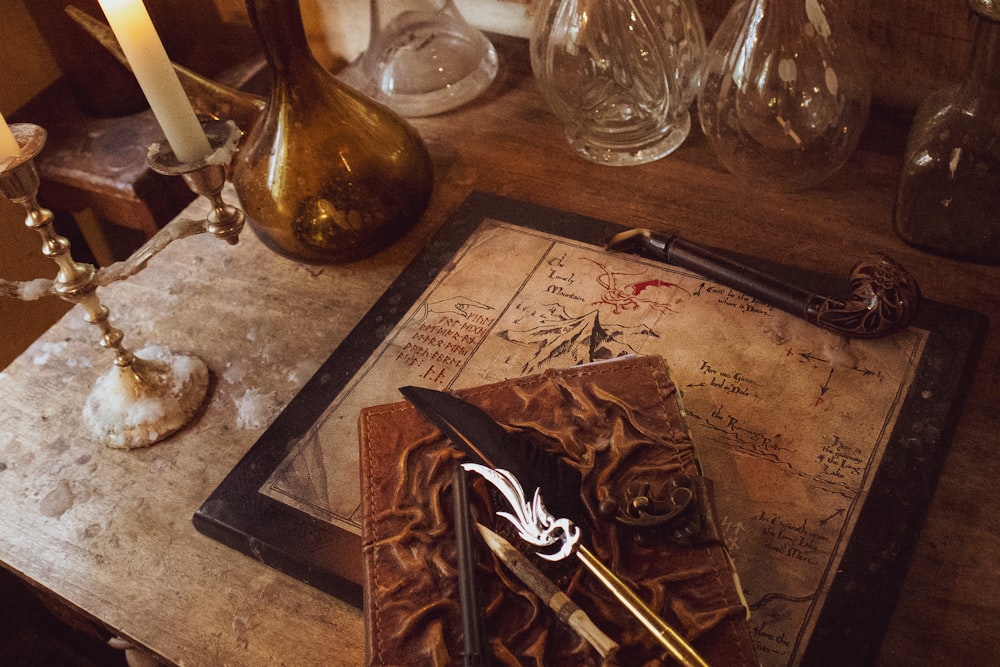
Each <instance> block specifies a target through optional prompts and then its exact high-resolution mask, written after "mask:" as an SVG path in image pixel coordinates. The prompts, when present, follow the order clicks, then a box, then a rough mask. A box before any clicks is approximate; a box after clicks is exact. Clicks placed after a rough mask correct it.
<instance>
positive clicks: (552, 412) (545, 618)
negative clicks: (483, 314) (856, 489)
mask: <svg viewBox="0 0 1000 667" xmlns="http://www.w3.org/2000/svg"><path fill="white" fill-rule="evenodd" d="M456 393H457V394H459V395H461V396H462V397H463V398H465V399H466V400H468V401H470V402H472V403H474V404H476V405H479V406H480V407H482V408H483V409H485V410H486V411H487V412H489V413H490V414H491V415H492V416H493V417H494V418H495V419H496V420H497V421H499V422H500V423H502V424H503V425H504V426H505V427H506V428H509V429H513V430H519V431H522V432H524V433H525V434H528V435H531V436H532V437H533V438H535V439H536V440H537V442H538V443H539V446H543V447H546V448H547V449H549V450H550V451H552V452H556V453H559V454H561V455H562V456H563V457H564V459H565V460H566V461H568V462H569V463H570V464H572V465H574V466H575V467H577V468H578V469H579V470H580V472H581V474H582V476H583V480H584V484H583V488H582V489H581V494H582V500H583V503H584V505H585V507H586V510H587V515H588V521H587V522H586V525H583V526H581V528H582V529H583V530H584V534H585V540H586V541H587V542H588V544H589V546H590V548H591V551H593V552H594V553H595V555H597V557H598V558H600V559H601V560H602V561H603V562H604V563H605V564H607V565H609V566H611V568H612V569H613V570H614V571H615V572H616V573H617V574H618V575H619V576H620V577H621V578H622V579H623V580H624V581H626V582H627V583H628V584H629V585H631V586H632V587H633V589H634V590H636V591H637V592H638V593H639V595H640V596H641V597H642V598H643V599H644V600H645V601H646V602H647V603H648V604H649V605H650V607H652V608H653V609H654V610H658V611H659V613H660V615H661V616H662V617H663V618H664V619H665V620H666V621H667V622H668V623H670V624H671V625H672V626H673V627H674V628H676V629H677V630H678V631H680V632H681V633H682V634H683V635H684V636H685V637H687V638H688V640H689V641H691V642H692V645H693V646H694V647H695V649H696V650H697V651H698V652H699V653H700V654H701V655H702V656H703V657H704V658H705V659H706V661H708V663H709V664H710V665H720V666H725V667H733V666H740V665H755V664H757V661H756V657H755V656H754V652H753V646H752V641H751V638H750V634H749V631H748V626H747V623H746V620H745V610H744V608H743V607H742V606H741V602H740V597H739V595H738V593H737V589H736V585H735V583H734V578H733V576H732V573H731V570H730V562H729V559H728V558H727V556H726V554H725V552H724V549H723V547H722V545H721V540H719V539H718V537H717V533H715V532H714V522H713V519H712V510H711V507H710V504H711V503H707V505H708V507H707V513H706V515H705V517H704V518H705V521H704V524H705V526H706V530H707V532H708V534H709V538H708V539H707V540H701V541H700V542H699V543H698V545H697V546H690V545H683V544H679V543H676V542H674V541H671V540H658V539H657V540H652V541H650V540H645V541H641V542H640V541H637V540H636V539H634V533H633V532H632V531H631V529H628V528H626V527H624V526H623V525H621V524H619V523H616V522H615V521H613V520H608V519H604V518H600V514H599V512H598V509H599V505H600V503H601V501H602V500H606V499H608V498H610V499H612V500H618V501H620V500H621V499H622V498H623V496H624V493H625V489H626V488H630V487H634V484H635V482H636V481H637V480H638V481H644V482H647V483H651V485H652V487H653V488H652V489H651V492H652V495H656V494H657V493H658V492H662V491H663V490H664V489H666V488H668V487H669V485H670V484H671V482H672V480H675V479H676V478H677V477H676V476H677V475H678V474H682V475H688V476H691V477H692V478H697V477H698V475H699V474H700V471H699V469H698V466H697V461H696V458H695V451H694V446H693V444H692V442H691V440H690V437H689V436H688V432H687V429H686V427H685V424H684V420H683V414H682V411H681V409H680V405H679V402H678V400H677V398H678V397H677V390H676V387H675V386H674V384H673V382H672V381H671V380H670V376H669V374H668V371H667V368H666V365H665V364H664V362H663V360H662V359H660V358H659V357H627V358H622V359H618V360H614V361H607V362H603V363H597V364H590V365H585V366H577V367H574V368H571V369H565V370H550V371H546V372H545V373H542V374H540V375H535V376H530V377H524V378H518V379H513V380H507V381H504V382H500V383H497V384H492V385H487V386H482V387H477V388H473V389H466V390H462V391H458V392H456ZM359 429H360V455H361V484H362V504H363V506H362V511H363V531H362V545H363V554H364V567H365V572H364V577H365V613H366V617H367V622H366V651H367V660H368V663H369V664H372V665H416V664H419V665H460V664H461V663H462V642H461V622H460V618H459V604H458V590H457V573H456V570H455V563H456V558H455V539H454V533H453V530H452V512H451V486H450V478H451V473H452V470H453V468H454V466H455V465H456V464H457V463H458V462H460V461H461V460H462V455H461V454H459V453H458V452H457V451H456V450H454V449H452V448H451V447H450V446H449V444H448V442H447V440H446V439H445V438H444V436H442V435H441V433H440V432H439V431H438V430H437V429H436V428H435V427H434V426H432V425H431V424H430V423H429V422H428V421H427V420H426V419H424V417H423V416H422V415H420V414H419V413H418V412H417V411H416V409H415V408H413V407H412V406H411V405H410V404H409V403H406V402H400V403H393V404H389V405H382V406H373V407H370V408H366V409H364V410H363V411H362V412H361V414H360V416H359ZM470 481H471V478H470ZM477 481H479V482H481V480H477ZM699 481H700V478H699ZM706 486H708V488H710V485H706ZM470 501H471V503H472V506H473V511H474V513H475V514H476V517H477V519H478V520H479V521H481V522H483V523H484V524H487V525H489V526H491V527H493V528H494V530H497V531H498V532H501V533H504V534H506V535H507V536H508V538H509V539H510V540H511V542H512V543H514V544H517V539H516V537H514V535H513V531H512V530H511V529H510V528H509V525H508V524H507V523H506V521H504V520H503V519H499V518H496V517H495V515H494V512H495V511H496V510H498V509H506V508H505V507H504V506H503V504H502V501H500V500H499V498H497V497H495V496H494V494H493V493H491V492H490V490H489V489H488V488H487V486H486V485H485V484H479V483H477V484H474V485H473V486H472V488H471V489H470ZM477 549H478V554H477V556H478V571H477V573H476V576H477V578H478V583H479V590H480V600H481V601H482V602H483V606H484V608H485V627H486V633H487V635H488V636H489V640H490V648H491V650H492V652H493V655H494V661H495V664H505V665H539V666H541V665H545V666H546V667H549V666H555V665H574V666H575V665H597V664H600V663H601V659H600V656H599V655H598V654H597V653H596V651H594V650H593V649H591V648H590V647H589V645H587V644H585V643H584V642H583V641H582V640H581V639H580V638H579V637H578V636H577V635H576V634H575V633H574V632H573V631H572V630H570V629H568V628H567V627H565V626H564V625H562V624H561V623H560V622H559V621H558V620H557V619H556V618H555V616H554V614H553V613H552V612H551V611H550V610H549V609H548V608H547V607H546V606H545V604H544V602H543V601H540V600H539V599H538V598H537V597H536V596H535V595H533V594H532V593H531V592H530V591H528V590H526V589H525V587H524V586H523V585H522V584H521V583H520V582H519V581H517V580H516V579H513V578H512V576H511V575H510V573H509V572H508V571H507V570H506V569H505V568H504V566H503V565H502V564H501V563H500V562H499V561H498V560H496V559H495V558H494V557H493V555H492V554H491V553H490V552H489V551H488V549H487V548H486V547H485V545H483V544H481V543H479V542H478V540H477ZM524 550H525V552H526V553H530V551H528V550H527V549H524ZM536 563H538V564H539V565H540V567H542V568H543V569H544V570H545V571H546V572H547V573H548V574H549V575H550V577H551V578H552V579H553V580H554V581H556V583H557V584H559V585H560V587H562V588H563V589H564V590H565V591H566V592H567V593H568V594H569V595H570V597H571V598H573V600H574V601H575V602H576V603H577V604H579V605H580V606H581V607H583V609H584V610H585V611H587V612H588V613H589V614H590V615H591V617H592V618H593V619H594V621H595V623H596V624H597V625H598V626H599V627H600V628H601V629H602V630H604V631H605V632H606V633H607V634H608V635H609V636H611V637H612V638H613V639H615V640H616V641H617V642H618V643H619V644H620V645H621V647H622V648H621V650H620V651H619V654H618V661H619V662H620V664H623V665H650V664H652V665H655V664H659V663H660V661H661V660H664V658H663V653H662V649H661V648H660V647H659V646H658V645H657V644H656V643H655V642H654V641H653V640H652V638H651V637H650V636H649V634H648V633H647V632H646V631H645V630H644V629H643V628H642V627H641V626H639V624H638V622H636V621H635V620H634V619H632V617H631V616H629V615H628V613H627V612H626V611H625V610H624V608H623V607H622V606H621V605H620V604H619V603H617V601H615V600H614V598H613V597H611V595H610V594H609V593H607V591H606V590H605V589H604V588H603V587H602V586H601V585H600V584H599V583H598V582H597V581H595V580H594V579H593V577H591V576H590V575H589V574H588V573H587V572H586V571H585V570H583V568H582V567H581V566H580V565H579V563H578V561H577V560H576V559H575V558H570V559H568V560H566V561H564V562H562V563H559V564H554V565H553V564H548V563H545V562H544V561H541V560H539V559H536ZM668 663H669V661H668Z"/></svg>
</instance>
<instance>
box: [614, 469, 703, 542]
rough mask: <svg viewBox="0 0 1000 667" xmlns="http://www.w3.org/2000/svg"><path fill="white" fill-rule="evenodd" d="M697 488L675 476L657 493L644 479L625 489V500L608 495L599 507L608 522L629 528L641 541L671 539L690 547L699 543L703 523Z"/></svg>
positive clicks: (686, 479)
mask: <svg viewBox="0 0 1000 667" xmlns="http://www.w3.org/2000/svg"><path fill="white" fill-rule="evenodd" d="M698 508H699V493H698V489H697V485H696V484H694V481H693V480H692V479H691V478H690V477H689V476H688V475H674V476H673V477H671V478H670V481H669V482H668V483H667V484H666V485H665V486H663V485H661V488H660V489H659V490H658V491H657V490H654V489H653V486H652V485H651V484H650V483H649V482H647V481H645V480H642V479H637V480H633V481H631V482H629V483H628V484H626V485H625V488H624V492H623V497H622V498H620V499H616V498H614V497H612V496H611V495H609V496H608V497H607V498H605V499H604V500H603V501H602V502H601V503H600V510H599V511H600V514H601V516H602V517H603V518H605V519H607V520H614V521H615V522H617V523H619V524H621V525H623V526H627V527H628V528H630V529H632V530H633V531H634V534H635V537H636V539H638V540H640V541H643V542H645V541H650V540H662V539H664V538H667V539H670V540H671V541H674V542H679V543H682V544H689V543H691V542H694V541H698V535H699V534H700V533H701V529H702V522H701V512H700V511H699V509H698Z"/></svg>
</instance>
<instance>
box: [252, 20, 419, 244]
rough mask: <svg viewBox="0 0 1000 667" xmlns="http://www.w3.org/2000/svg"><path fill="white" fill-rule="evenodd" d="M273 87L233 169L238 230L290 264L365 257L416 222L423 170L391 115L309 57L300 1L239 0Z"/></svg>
mask: <svg viewBox="0 0 1000 667" xmlns="http://www.w3.org/2000/svg"><path fill="white" fill-rule="evenodd" d="M247 10H248V12H249V15H250V18H251V21H252V23H253V26H254V28H255V30H256V31H257V34H258V35H259V36H260V38H261V40H262V42H263V44H264V50H265V53H266V55H267V60H268V64H269V65H270V67H271V72H272V75H273V83H272V86H271V91H270V94H269V97H268V100H267V103H266V106H265V108H264V111H263V114H262V116H261V117H260V118H259V119H258V121H257V123H256V125H255V126H254V128H253V129H252V130H251V131H250V133H249V135H248V136H247V138H246V140H245V141H244V145H243V146H242V147H241V148H240V151H239V153H237V155H236V160H234V164H233V174H232V181H233V184H234V186H235V187H236V190H237V193H238V194H239V196H240V199H241V201H242V203H243V208H244V210H245V211H246V214H247V223H248V224H249V225H250V227H251V229H253V230H254V232H255V233H256V234H257V236H258V237H259V238H260V239H261V240H262V241H263V242H264V243H265V244H266V245H267V246H269V247H270V248H272V249H273V250H275V251H276V252H279V253H281V254H284V255H287V256H289V257H292V258H294V259H298V260H302V261H308V262H320V263H335V262H347V261H353V260H356V259H360V258H362V257H366V256H368V255H370V254H372V253H374V252H376V251H377V250H379V249H381V248H383V247H385V246H387V245H389V244H390V243H392V242H393V241H395V240H397V239H398V238H399V237H401V236H402V235H403V234H404V233H405V232H406V231H407V230H408V229H409V228H410V227H411V226H412V225H414V224H415V223H416V222H417V221H418V220H419V219H420V216H421V215H422V214H423V212H424V209H425V208H426V206H427V202H428V200H429V198H430V193H431V188H432V185H433V176H432V165H431V161H430V156H429V155H428V153H427V149H426V147H425V146H424V143H423V142H422V141H421V139H420V137H419V135H418V134H417V133H416V131H415V130H414V129H413V128H412V127H411V126H410V125H409V124H408V123H407V122H406V121H404V120H403V119H402V118H400V117H399V116H398V115H397V114H396V113H394V112H393V111H391V110H390V109H388V108H386V107H385V106H383V105H381V104H378V103H377V102H374V101H372V100H371V99H369V98H367V97H365V96H364V95H362V94H361V93H359V92H358V91H356V90H354V89H352V88H350V87H348V86H346V85H345V84H343V83H341V82H340V81H338V80H337V79H336V78H335V77H334V76H333V75H332V74H330V73H329V72H328V71H327V70H326V69H324V68H323V66H322V65H320V64H319V62H317V61H316V59H315V58H314V57H313V54H312V51H311V50H310V48H309V44H308V42H307V41H306V35H305V28H304V26H303V25H302V14H301V13H300V9H299V0H247Z"/></svg>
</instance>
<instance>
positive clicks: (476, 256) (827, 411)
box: [194, 193, 985, 666]
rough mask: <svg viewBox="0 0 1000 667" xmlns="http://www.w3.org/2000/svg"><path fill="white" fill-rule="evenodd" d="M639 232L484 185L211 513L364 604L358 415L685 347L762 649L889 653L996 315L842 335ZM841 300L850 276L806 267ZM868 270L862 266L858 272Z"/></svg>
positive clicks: (804, 655)
mask: <svg viewBox="0 0 1000 667" xmlns="http://www.w3.org/2000/svg"><path fill="white" fill-rule="evenodd" d="M623 229H625V227H623V226H621V225H618V224H615V223H611V222H605V221H600V220H595V219H591V218H585V217H581V216H577V215H573V214H568V213H565V212H561V211H556V210H551V209H547V208H543V207H539V206H535V205H532V204H528V203H525V202H520V201H516V200H512V199H508V198H504V197H500V196H496V195H490V194H485V193H473V194H472V195H471V196H470V197H469V198H468V199H467V200H466V202H464V204H463V205H462V206H461V207H460V209H459V210H457V211H456V212H455V213H454V215H453V216H452V217H451V218H450V220H449V221H448V222H447V223H446V224H445V225H444V226H443V227H442V229H441V230H440V231H439V232H438V233H437V234H436V235H435V237H434V238H433V239H432V240H431V241H430V242H429V243H428V245H427V247H426V248H425V249H424V250H423V251H422V252H421V253H420V254H419V255H418V257H417V258H416V259H415V260H414V261H413V262H412V263H411V264H410V266H409V267H408V268H407V269H406V270H405V271H404V272H403V273H402V274H401V276H400V277H399V279H398V280H397V281H396V282H395V283H394V284H393V286H392V287H391V288H390V289H389V290H388V291H387V292H386V293H385V295H383V297H382V298H381V299H380V300H379V301H378V303H377V304H376V305H375V306H374V307H373V308H372V310H371V311H370V312H369V313H368V314H367V315H366V316H365V317H364V319H363V320H362V321H361V322H360V323H359V324H358V326H357V327H356V328H355V330H354V331H353V332H352V333H351V334H350V335H349V336H348V338H347V339H345V341H344V343H343V344H342V345H341V346H339V347H338V348H337V349H336V350H334V352H333V353H332V354H331V356H330V358H329V359H328V360H327V361H326V362H325V363H324V364H323V366H322V367H321V368H320V370H319V371H318V372H317V373H316V375H315V376H314V377H313V378H312V379H311V380H310V381H309V382H308V383H307V384H306V386H305V387H304V388H303V389H302V390H301V392H300V393H299V394H298V396H297V397H296V398H295V399H294V400H293V401H292V402H291V403H290V404H289V406H288V407H287V408H286V409H285V410H284V411H283V412H282V414H281V415H280V416H279V417H278V418H277V419H276V420H275V422H274V423H273V424H272V425H271V426H270V427H269V428H268V430H267V431H266V432H265V433H264V435H263V436H262V437H261V438H260V440H259V441H258V442H257V443H256V444H255V445H254V447H253V448H252V449H251V450H250V451H249V452H248V453H247V455H246V456H245V457H244V459H243V460H242V461H241V462H240V463H239V464H238V465H237V466H236V467H235V468H234V469H233V471H232V472H231V473H230V474H229V475H228V476H227V477H226V479H225V480H224V481H223V482H222V484H221V485H220V486H219V487H218V489H217V490H216V491H215V492H214V493H213V494H212V495H211V497H209V498H208V499H207V500H206V501H205V503H204V505H203V506H202V507H201V508H200V509H199V510H198V512H197V513H196V514H195V517H194V522H195V525H196V527H197V528H198V529H199V530H200V531H202V532H204V533H206V534H208V535H210V536H212V537H214V538H216V539H218V540H220V541H222V542H224V543H225V544H227V545H230V546H232V547H233V548H236V549H239V550H240V551H242V552H244V553H247V554H249V555H251V556H253V557H254V558H257V559H259V560H261V561H263V562H265V563H267V564H269V565H271V566H274V567H276V568H279V569H281V570H283V571H285V572H287V573H289V574H291V575H293V576H296V577H298V578H300V579H302V580H304V581H306V582H308V583H310V584H312V585H314V586H316V587H318V588H321V589H323V590H325V591H327V592H329V593H331V594H333V595H337V596H339V597H342V598H344V599H346V600H349V601H351V602H352V603H354V604H358V605H360V604H361V599H362V572H361V547H360V544H361V538H360V534H361V525H360V521H361V505H360V498H361V493H360V485H359V464H358V437H357V417H358V411H359V410H360V409H361V408H362V407H365V406H367V405H377V404H383V403H391V402H395V401H399V400H401V397H400V396H399V393H398V387H400V386H402V385H407V384H420V385H424V386H428V387H435V388H439V389H449V388H450V389H460V388H466V387H472V386H477V385H482V384H487V383H490V382H495V381H499V380H502V379H506V378H510V377H519V376H523V375H529V374H532V373H537V372H540V371H542V370H544V369H545V368H552V367H566V366H572V365H576V364H581V363H588V362H592V361H597V360H600V359H605V358H610V357H616V356H620V355H626V354H646V355H648V354H655V355H660V356H662V357H663V358H664V360H665V361H666V362H667V364H668V365H669V366H670V369H671V374H672V376H673V378H674V380H675V382H676V383H677V385H678V387H679V388H680V389H681V391H682V393H683V397H684V406H685V409H686V411H687V418H688V422H689V427H690V429H691V435H692V438H693V440H694V442H695V446H696V448H697V452H698V456H699V458H700V460H701V462H702V465H703V467H704V469H705V473H706V474H707V475H708V476H709V477H711V478H712V479H713V480H714V483H715V490H716V503H717V506H718V514H719V517H720V520H721V522H722V524H723V527H724V533H725V537H726V541H727V545H728V547H729V550H730V552H731V554H732V556H733V559H734V561H735V564H736V567H737V570H738V572H739V575H740V579H741V582H742V586H743V588H744V591H745V593H746V596H747V600H748V603H749V605H750V607H751V611H752V618H751V629H752V631H753V634H754V638H755V648H756V650H757V652H758V657H759V658H760V660H761V662H762V664H764V665H766V666H771V665H796V664H836V665H841V664H863V663H866V662H870V661H871V660H872V659H873V658H874V656H875V654H876V653H877V650H878V647H879V643H880V640H881V636H882V634H883V633H884V631H885V628H886V625H887V623H888V620H889V616H890V614H891V611H892V608H893V606H894V604H895V599H896V597H897V594H898V590H899V587H900V586H901V584H902V580H903V578H904V576H905V573H906V566H907V563H908V561H909V558H910V555H911V552H912V549H913V546H914V544H915V541H916V538H917V535H918V533H919V530H920V528H921V525H922V521H923V515H924V513H925V512H926V509H927V506H928V504H929V502H930V498H931V495H932V493H933V491H934V487H935V485H936V481H937V477H938V474H939V472H940V468H941V465H942V463H943V461H944V457H945V455H946V453H947V448H948V441H949V437H950V433H951V430H952V426H953V423H954V421H955V417H956V415H957V411H958V407H959V401H960V399H961V396H962V393H963V389H964V387H965V386H966V384H967V377H966V375H967V374H968V373H969V372H970V371H971V367H972V364H973V362H974V360H975V357H976V355H977V353H978V347H979V345H980V343H981V339H982V336H983V334H984V331H985V318H983V317H982V316H981V315H978V314H976V313H973V312H969V311H964V310H959V309H956V308H953V307H949V306H947V305H944V304H939V303H933V302H925V303H924V304H922V306H921V309H920V313H919V315H918V319H917V320H916V322H915V323H914V324H913V325H912V326H911V327H910V328H908V329H907V330H905V331H902V332H900V333H897V334H894V335H892V336H889V337H886V338H881V339H876V340H868V341H860V340H847V339H844V338H842V337H840V336H838V335H835V334H832V333H829V332H825V331H823V330H821V329H819V328H817V327H814V326H813V325H810V324H808V323H806V322H805V321H803V320H801V319H799V318H796V317H794V316H791V315H788V314H786V313H784V312H782V311H778V310H775V309H774V308H772V307H770V306H769V305H768V304H766V303H762V302H760V301H757V300H755V299H753V298H750V297H747V296H745V295H743V294H741V293H739V292H737V291H735V290H733V289H730V288H729V287H727V286H725V285H721V284H718V283H714V282H711V281H707V280H705V279H704V278H702V277H700V276H698V275H695V274H693V273H691V272H689V271H686V270H684V269H680V268H677V267H672V266H668V265H665V264H661V263H658V262H654V261H650V260H647V259H644V258H641V257H637V256H634V255H629V254H622V253H610V252H606V251H605V250H604V249H603V243H604V241H605V240H607V239H608V238H610V236H611V235H613V234H615V233H617V232H619V231H622V230H623ZM737 259H740V260H741V261H743V262H744V263H746V264H749V265H752V266H754V267H755V268H757V269H759V270H765V271H769V272H771V273H775V274H778V275H781V276H783V277H784V278H786V279H787V280H789V281H792V282H795V283H797V284H799V285H800V286H804V287H807V288H809V289H814V290H816V291H817V292H818V293H820V294H827V295H834V296H835V295H838V294H844V293H846V291H847V287H846V285H845V284H844V283H846V278H840V279H837V278H833V279H831V278H826V277H823V276H814V275H795V274H793V273H792V272H791V271H789V270H788V269H787V268H782V267H776V266H765V265H763V264H762V263H761V262H759V261H756V260H753V259H752V258H737ZM849 268H850V267H844V274H843V275H844V276H846V275H847V272H848V270H849Z"/></svg>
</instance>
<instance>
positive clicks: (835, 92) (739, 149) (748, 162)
mask: <svg viewBox="0 0 1000 667" xmlns="http://www.w3.org/2000/svg"><path fill="white" fill-rule="evenodd" d="M829 4H830V3H829V2H828V1H827V0H737V2H736V3H735V4H734V5H733V6H732V8H731V9H730V10H729V13H728V14H727V15H726V17H725V19H723V21H722V23H721V25H720V26H719V29H718V30H717V31H716V33H715V35H714V36H713V37H712V41H711V43H710V44H709V47H708V55H707V56H706V65H705V75H704V81H703V84H702V89H701V92H700V93H699V96H698V117H699V120H700V121H701V127H702V130H703V131H704V133H705V136H706V137H707V138H708V141H709V143H710V145H711V146H712V149H713V150H714V151H715V154H716V156H717V157H718V158H719V160H720V161H721V162H722V164H723V166H725V167H726V169H728V170H729V171H730V172H732V173H733V174H735V175H736V176H738V177H740V178H742V179H744V180H746V181H747V182H749V183H750V184H752V185H754V186H755V187H760V188H763V189H767V190H773V191H794V190H801V189H804V188H808V187H811V186H813V185H815V184H817V183H819V182H821V181H823V180H825V179H826V178H828V177H829V176H831V175H832V174H833V173H835V172H836V171H837V170H838V169H839V168H840V167H841V166H843V164H844V163H845V162H846V161H847V158H848V157H850V155H851V153H852V152H853V151H854V149H855V148H856V147H857V144H858V140H859V139H860V137H861V132H862V131H863V129H864V125H865V123H866V121H867V119H868V109H869V105H870V103H871V83H870V80H869V77H868V70H867V66H866V63H865V60H864V56H863V52H864V44H863V43H862V42H860V41H859V40H858V39H857V38H856V37H855V36H854V32H853V30H852V29H851V27H850V25H849V24H848V23H847V21H846V20H844V19H842V18H841V17H839V16H838V15H837V14H835V13H833V11H832V9H833V8H832V7H830V6H829Z"/></svg>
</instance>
